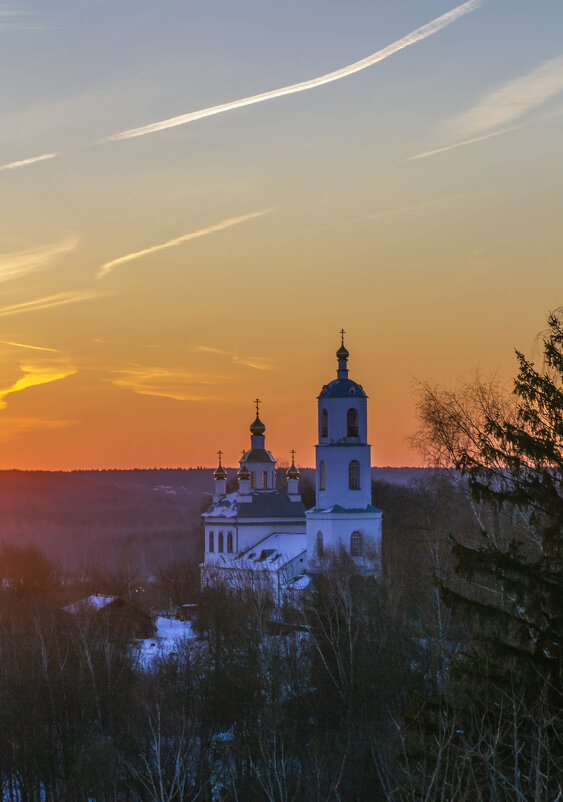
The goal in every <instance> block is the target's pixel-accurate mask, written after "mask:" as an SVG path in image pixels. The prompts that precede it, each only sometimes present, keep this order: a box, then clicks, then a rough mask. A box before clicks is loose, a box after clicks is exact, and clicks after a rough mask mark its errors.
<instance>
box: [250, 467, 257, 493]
mask: <svg viewBox="0 0 563 802" xmlns="http://www.w3.org/2000/svg"><path fill="white" fill-rule="evenodd" d="M250 487H252V488H253V489H254V488H255V487H256V471H252V473H251V474H250Z"/></svg>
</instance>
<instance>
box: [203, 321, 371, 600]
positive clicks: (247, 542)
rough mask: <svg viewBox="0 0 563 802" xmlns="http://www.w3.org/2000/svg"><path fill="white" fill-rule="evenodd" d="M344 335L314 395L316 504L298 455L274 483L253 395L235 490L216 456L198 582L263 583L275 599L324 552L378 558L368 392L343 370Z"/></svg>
mask: <svg viewBox="0 0 563 802" xmlns="http://www.w3.org/2000/svg"><path fill="white" fill-rule="evenodd" d="M341 336H342V342H341V345H340V348H339V349H338V351H337V352H336V358H337V360H338V368H337V372H336V378H335V379H333V380H332V381H331V382H329V383H328V384H325V385H324V387H323V388H322V390H321V392H320V394H319V396H318V442H317V445H316V447H315V448H316V503H315V506H314V507H313V508H312V509H309V510H306V509H305V507H304V505H303V503H302V501H301V496H300V494H299V490H298V485H299V470H298V469H297V468H296V467H295V460H294V458H293V459H292V463H291V467H290V468H288V470H287V492H281V491H280V490H278V488H277V487H276V460H275V458H274V456H273V455H272V453H271V452H270V451H268V449H267V448H266V427H265V425H264V423H263V422H262V421H261V420H260V414H259V412H260V410H259V401H258V400H257V401H256V419H255V420H254V422H253V423H252V425H251V426H250V448H249V449H248V450H245V451H243V453H242V457H241V459H240V464H239V469H238V472H237V480H238V489H237V490H236V491H235V492H232V493H227V488H226V485H227V472H226V470H225V468H224V467H223V466H222V464H221V452H219V466H218V468H217V469H216V470H215V471H214V473H213V477H214V482H215V492H214V494H213V501H212V503H211V505H210V507H209V508H208V509H207V510H206V512H204V513H203V515H202V518H203V522H204V530H205V557H204V562H203V564H202V581H203V582H206V581H210V579H211V578H214V579H219V580H220V581H224V582H226V583H227V584H230V585H236V584H239V583H247V582H248V581H250V582H252V584H254V583H256V582H264V583H266V584H267V585H269V586H271V588H272V589H273V590H274V592H277V594H278V598H281V596H282V595H283V594H285V592H286V591H287V592H289V591H291V590H298V589H299V588H302V587H305V586H306V585H307V584H308V582H309V577H310V575H311V573H312V572H314V571H316V570H319V568H320V567H321V564H322V559H323V557H324V556H325V555H326V554H328V553H329V552H330V551H334V550H338V549H341V548H344V549H346V551H347V552H348V553H349V554H350V556H351V557H352V558H353V559H355V560H358V561H359V560H362V558H363V557H364V555H365V554H366V553H368V552H369V554H370V555H371V556H372V557H373V555H376V556H377V555H379V556H380V555H381V518H382V511H381V510H379V509H378V508H377V507H374V506H372V504H371V457H370V455H371V446H370V445H369V444H368V442H367V396H366V393H365V392H364V389H363V387H362V385H361V384H358V383H357V382H355V381H353V380H352V379H350V378H349V376H348V358H349V352H348V350H347V349H346V347H345V345H344V331H342V332H341ZM292 454H293V455H294V452H292Z"/></svg>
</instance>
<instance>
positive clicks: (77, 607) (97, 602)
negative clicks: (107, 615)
mask: <svg viewBox="0 0 563 802" xmlns="http://www.w3.org/2000/svg"><path fill="white" fill-rule="evenodd" d="M117 598H118V596H103V595H102V594H101V593H94V594H92V596H87V597H86V598H85V599H79V600H78V601H75V602H73V603H72V604H67V606H66V607H63V610H65V611H66V612H67V613H80V612H82V611H85V610H103V608H104V607H107V606H108V604H111V603H112V602H114V601H115V600H116V599H117Z"/></svg>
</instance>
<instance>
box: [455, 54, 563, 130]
mask: <svg viewBox="0 0 563 802" xmlns="http://www.w3.org/2000/svg"><path fill="white" fill-rule="evenodd" d="M560 92H563V56H559V57H558V58H553V59H550V60H549V61H546V62H545V63H544V64H542V65H541V66H539V67H537V68H536V69H535V70H533V71H532V72H531V73H529V74H528V75H523V76H521V77H520V78H516V80H514V81H510V82H509V83H507V84H505V85H504V86H501V87H500V89H497V90H496V91H494V92H491V93H490V94H488V95H486V96H485V97H484V98H483V99H482V100H481V101H480V102H479V103H477V105H476V106H473V108H471V109H468V110H467V111H465V112H463V114H460V115H459V116H458V117H456V118H455V119H454V120H452V126H453V127H454V128H455V129H456V130H458V131H461V132H463V133H464V134H466V135H471V136H477V135H479V134H481V133H483V132H484V131H487V130H490V129H491V128H498V127H499V126H501V125H506V124H507V123H510V122H512V121H513V120H517V119H519V118H520V117H523V116H524V115H525V114H527V113H528V112H530V111H532V110H533V109H535V108H537V107H538V106H541V105H543V104H544V103H546V102H547V101H548V100H551V98H553V97H555V96H556V95H558V94H559V93H560Z"/></svg>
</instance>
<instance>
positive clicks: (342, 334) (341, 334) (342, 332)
mask: <svg viewBox="0 0 563 802" xmlns="http://www.w3.org/2000/svg"><path fill="white" fill-rule="evenodd" d="M345 334H346V332H345V331H344V329H340V337H341V338H342V345H344V335H345Z"/></svg>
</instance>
